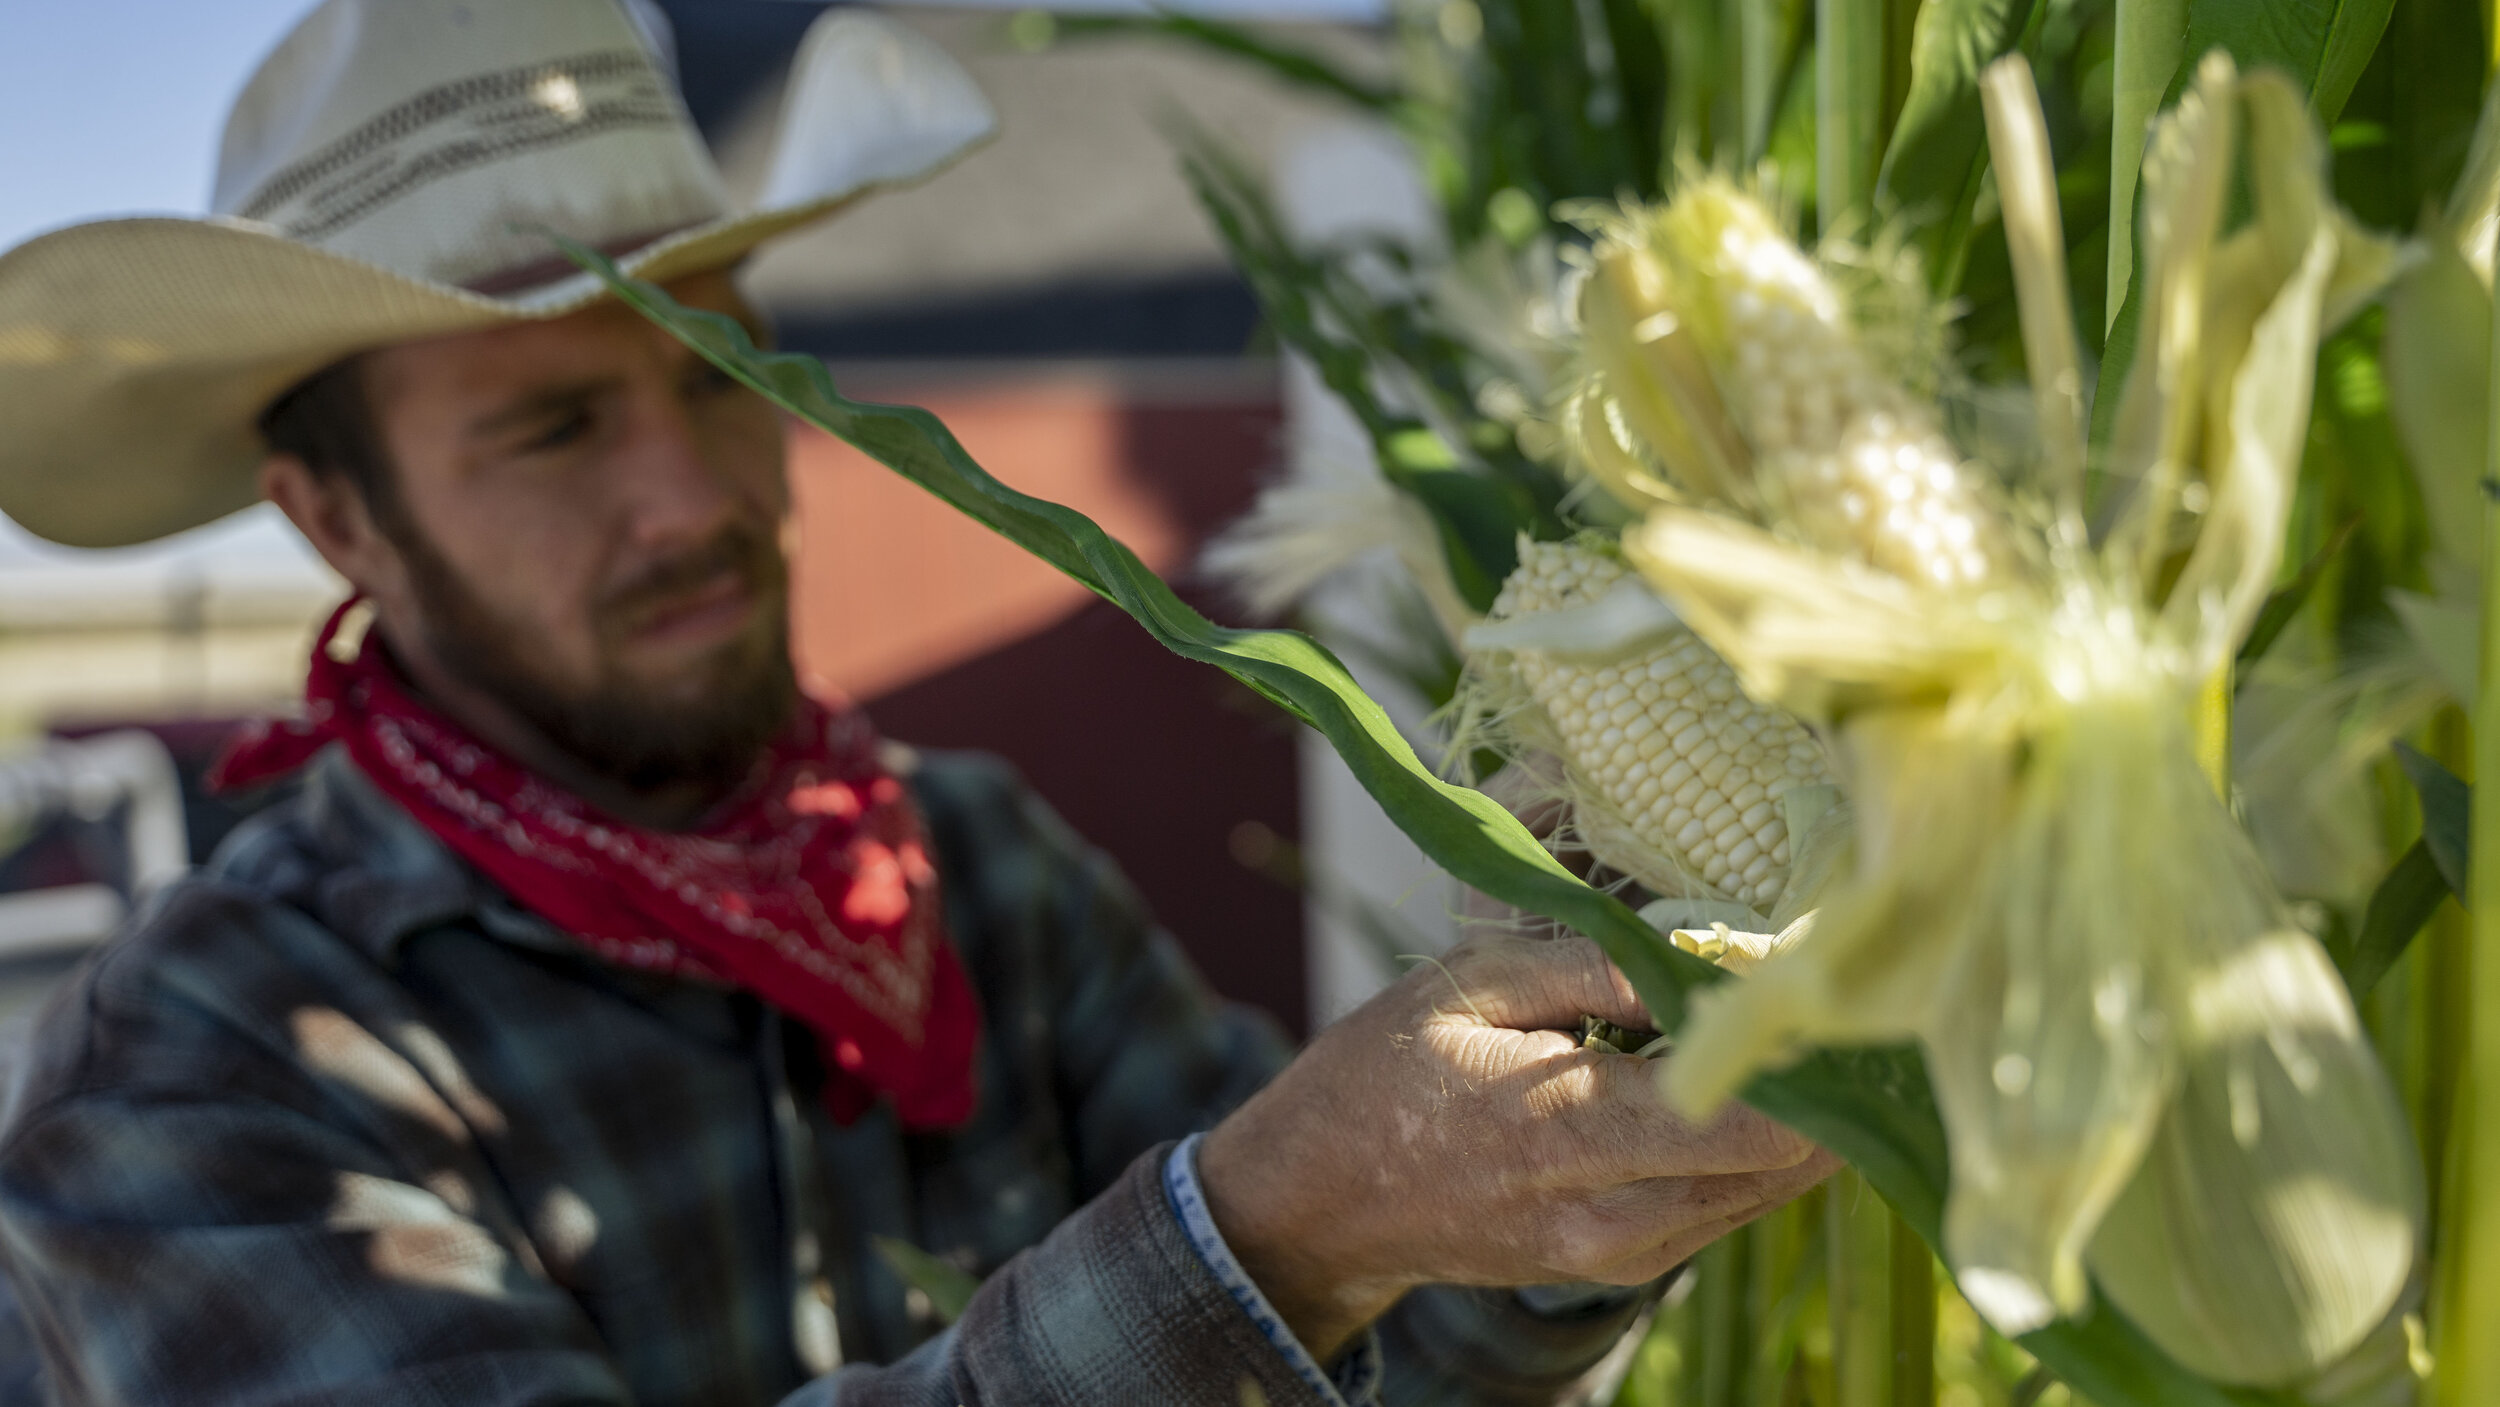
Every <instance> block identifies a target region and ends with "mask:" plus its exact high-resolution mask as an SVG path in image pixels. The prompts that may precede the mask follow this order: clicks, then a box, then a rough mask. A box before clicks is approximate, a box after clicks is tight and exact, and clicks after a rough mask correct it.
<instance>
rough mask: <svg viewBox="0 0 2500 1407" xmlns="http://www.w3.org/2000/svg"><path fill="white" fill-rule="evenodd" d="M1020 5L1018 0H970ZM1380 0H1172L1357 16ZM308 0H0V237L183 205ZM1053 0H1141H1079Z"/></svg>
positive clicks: (198, 189) (188, 206)
mask: <svg viewBox="0 0 2500 1407" xmlns="http://www.w3.org/2000/svg"><path fill="white" fill-rule="evenodd" d="M975 3H978V4H980V5H981V6H982V7H983V8H994V9H1015V8H1022V6H1023V4H1024V3H1027V0H975ZM1383 3H1384V0H1184V2H1183V3H1181V4H1178V5H1176V6H1175V8H1180V9H1188V10H1194V11H1199V12H1205V13H1227V12H1229V13H1250V14H1256V13H1267V14H1280V15H1281V14H1286V13H1291V14H1294V15H1297V16H1309V17H1320V16H1327V17H1332V18H1335V17H1344V18H1367V17H1370V16H1374V15H1377V14H1378V13H1379V12H1380V10H1381V8H1382V5H1383ZM309 8H310V4H309V3H308V0H0V249H5V248H7V247H8V246H10V245H14V244H16V243H17V242H18V241H20V240H22V239H24V238H26V237H27V236H28V235H31V234H35V233H37V232H39V231H42V230H46V229H50V228H52V227H53V226H56V225H62V224H67V223H69V222H70V221H72V220H78V219H84V218H88V217H90V216H94V215H100V214H126V213H131V212H136V211H149V212H161V211H176V212H186V213H187V212H196V211H198V210H200V209H201V208H202V207H203V206H204V205H205V204H206V203H207V200H208V179H209V170H210V168H211V167H212V166H213V165H214V164H215V163H216V158H217V132H218V126H219V124H220V122H221V121H222V120H223V117H224V113H225V108H226V104H227V102H228V101H229V100H231V99H232V98H233V96H234V93H235V91H236V90H237V89H239V88H241V87H242V86H243V80H244V78H245V77H246V76H247V75H249V74H250V72H251V70H252V67H253V65H254V64H255V63H257V62H258V61H259V59H260V56H261V55H262V54H263V53H264V52H266V51H267V50H268V48H269V47H270V45H272V44H273V43H275V42H276V41H277V37H278V36H279V34H281V33H283V32H284V31H285V30H286V28H287V26H288V25H289V24H291V23H293V22H294V20H295V18H296V16H298V15H299V14H301V13H303V12H304V11H305V10H307V9H309ZM1061 8H1067V9H1105V10H1109V9H1144V8H1146V5H1145V3H1144V0H1134V3H1123V2H1122V0H1079V2H1078V3H1071V4H1063V5H1062V6H1061Z"/></svg>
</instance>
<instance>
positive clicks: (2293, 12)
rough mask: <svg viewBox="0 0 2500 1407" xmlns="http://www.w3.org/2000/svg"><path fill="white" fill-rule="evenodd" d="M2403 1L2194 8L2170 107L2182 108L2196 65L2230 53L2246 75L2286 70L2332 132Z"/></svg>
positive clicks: (2204, 2)
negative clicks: (2214, 55) (2209, 55)
mask: <svg viewBox="0 0 2500 1407" xmlns="http://www.w3.org/2000/svg"><path fill="white" fill-rule="evenodd" d="M2395 8H2396V4H2395V0H2188V7H2187V42H2186V44H2185V46H2184V47H2183V48H2182V50H2181V52H2180V55H2179V69H2178V72H2177V73H2175V74H2173V75H2171V79H2170V88H2169V91H2168V93H2166V94H2165V95H2164V97H2163V98H2162V106H2164V107H2168V106H2169V105H2170V104H2171V103H2174V102H2176V101H2178V98H2179V94H2180V92H2181V91H2183V90H2184V89H2185V88H2186V87H2187V83H2188V80H2189V78H2191V77H2192V76H2193V75H2194V74H2195V71H2196V61H2197V60H2198V59H2199V58H2201V57H2203V56H2204V55H2205V54H2206V53H2207V52H2208V51H2210V50H2213V49H2217V48H2220V49H2227V50H2229V51H2230V53H2231V57H2232V58H2233V59H2235V60H2237V61H2238V62H2239V66H2240V71H2241V72H2243V73H2245V72H2248V71H2251V70H2253V69H2256V68H2259V67H2271V68H2279V69H2281V70H2283V71H2284V72H2285V73H2288V74H2290V75H2291V77H2292V81H2293V82H2295V83H2297V84H2299V85H2300V87H2301V89H2302V90H2303V91H2304V92H2306V93H2308V94H2309V106H2310V108H2311V109H2312V110H2313V111H2315V112H2316V113H2317V115H2318V121H2319V123H2320V124H2321V125H2323V126H2328V127H2332V126H2334V125H2335V119H2336V117H2337V116H2338V115H2340V114H2341V113H2342V112H2343V110H2344V100H2345V99H2347V98H2349V97H2351V96H2352V85H2353V84H2355V83H2357V82H2359V81H2360V80H2361V71H2362V70H2363V69H2365V68H2367V67H2369V64H2370V54H2371V51H2373V50H2375V49H2377V48H2378V41H2379V36H2380V35H2382V34H2385V33H2386V32H2387V17H2388V15H2389V14H2390V13H2391V12H2393V11H2394V9H2395Z"/></svg>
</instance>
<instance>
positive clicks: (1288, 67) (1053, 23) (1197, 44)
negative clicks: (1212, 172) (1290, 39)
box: [1047, 13, 1400, 113]
mask: <svg viewBox="0 0 2500 1407" xmlns="http://www.w3.org/2000/svg"><path fill="white" fill-rule="evenodd" d="M1047 18H1048V20H1049V26H1048V31H1047V32H1048V33H1049V34H1050V35H1051V36H1052V37H1054V38H1060V39H1103V38H1131V37H1135V36H1140V35H1143V36H1147V37H1151V38H1158V39H1172V40H1177V41H1179V42H1181V43H1184V44H1187V45H1189V46H1191V47H1193V48H1197V49H1203V50H1206V51H1208V52H1210V53H1215V54H1221V55H1223V56H1224V57H1226V58H1231V59H1238V60H1240V61H1242V62H1244V63H1247V64H1249V65H1251V66H1252V67H1255V68H1258V69H1260V70H1262V71H1264V72H1266V73H1268V74H1269V75H1271V76H1272V77H1275V78H1279V79H1282V80H1283V81H1285V82H1286V83H1289V84H1292V85H1293V86H1295V87H1297V88H1308V89H1310V90H1312V91H1313V92H1318V93H1326V94H1328V95H1329V96H1330V97H1334V98H1342V99H1344V100H1345V101H1347V102H1349V103H1352V104H1354V105H1355V106H1356V107H1359V108H1362V109H1364V110H1365V111H1367V112H1383V113H1385V112H1389V111H1391V110H1393V109H1395V108H1396V107H1397V106H1398V104H1399V101H1400V98H1399V95H1398V93H1397V92H1396V90H1394V89H1391V88H1385V87H1382V86H1381V85H1379V84H1377V83H1373V82H1371V81H1369V80H1367V79H1364V78H1361V77H1358V76H1356V75H1355V74H1353V73H1350V72H1348V71H1346V70H1345V69H1344V68H1342V67H1340V66H1338V65H1337V64H1335V63H1333V62H1331V61H1329V60H1327V59H1324V58H1321V57H1320V56H1319V55H1317V54H1314V53H1311V52H1309V51H1308V50H1304V49H1296V48H1292V47H1289V46H1287V45H1282V44H1276V43H1272V42H1270V41H1269V40H1267V39H1265V38H1262V37H1261V36H1260V35H1259V34H1258V33H1257V32H1256V31H1254V30H1251V29H1247V28H1245V27H1243V26H1241V25H1237V24H1227V23H1225V22H1224V21H1222V20H1211V19H1203V18H1200V17H1199V16H1196V15H1181V14H1169V13H1167V14H1160V15H1051V16H1048V17H1047Z"/></svg>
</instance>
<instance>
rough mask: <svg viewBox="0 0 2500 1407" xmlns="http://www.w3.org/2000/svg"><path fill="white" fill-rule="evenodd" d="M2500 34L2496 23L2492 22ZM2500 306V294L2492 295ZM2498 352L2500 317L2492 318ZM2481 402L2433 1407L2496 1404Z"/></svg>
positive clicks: (2498, 1311) (2493, 970)
mask: <svg viewBox="0 0 2500 1407" xmlns="http://www.w3.org/2000/svg"><path fill="white" fill-rule="evenodd" d="M2495 28H2496V29H2500V26H2495ZM2492 306H2493V307H2494V309H2495V310H2500V298H2495V299H2493V300H2492ZM2492 331H2493V345H2494V347H2495V350H2500V311H2496V312H2495V315H2494V318H2493V323H2492ZM2491 365H2492V367H2493V368H2494V380H2493V384H2492V389H2491V392H2490V394H2489V395H2488V397H2487V405H2488V406H2489V407H2491V408H2492V410H2491V412H2490V419H2489V422H2488V426H2487V430H2486V437H2485V442H2484V457H2483V472H2482V475H2481V485H2482V489H2483V496H2484V499H2485V503H2484V506H2483V510H2482V513H2483V554H2484V555H2483V561H2484V572H2483V598H2482V602H2481V605H2482V661H2481V681H2480V682H2481V690H2480V693H2479V695H2478V696H2477V698H2476V699H2475V702H2474V712H2473V718H2474V734H2473V738H2474V741H2473V747H2474V776H2475V777H2476V778H2477V779H2480V780H2481V781H2482V783H2483V784H2482V785H2480V786H2478V787H2477V788H2476V789H2475V793H2474V819H2473V829H2472V832H2471V835H2472V843H2473V879H2472V881H2471V883H2472V896H2471V897H2472V908H2471V911H2472V915H2473V929H2472V934H2473V946H2472V948H2471V950H2470V952H2469V955H2468V957H2467V961H2466V968H2467V971H2466V984H2467V990H2468V991H2469V992H2470V993H2471V996H2470V998H2469V1002H2468V1016H2467V1021H2468V1026H2467V1030H2466V1031H2465V1033H2464V1042H2463V1045H2464V1050H2463V1054H2464V1057H2465V1058H2464V1061H2463V1070H2462V1072H2461V1074H2460V1076H2459V1078H2458V1082H2457V1091H2456V1111H2457V1112H2456V1116H2455V1118H2454V1120H2453V1122H2452V1124H2451V1126H2450V1129H2449V1140H2450V1142H2449V1162H2448V1166H2447V1168H2446V1169H2445V1175H2444V1176H2443V1178H2442V1180H2441V1181H2442V1185H2443V1189H2444V1193H2445V1197H2446V1202H2447V1206H2446V1215H2445V1216H2444V1217H2443V1218H2442V1221H2443V1225H2442V1227H2441V1238H2442V1240H2443V1241H2444V1243H2445V1244H2444V1245H2443V1246H2442V1248H2441V1250H2442V1255H2441V1259H2440V1263H2439V1264H2438V1266H2437V1269H2436V1272H2435V1273H2436V1274H2437V1276H2438V1299H2437V1302H2436V1316H2437V1324H2436V1330H2437V1335H2438V1339H2437V1357H2436V1362H2437V1365H2438V1366H2437V1371H2436V1373H2435V1375H2434V1377H2433V1383H2434V1388H2433V1401H2434V1402H2435V1403H2436V1404H2438V1407H2467V1404H2470V1403H2487V1402H2493V1401H2500V1338H2495V1337H2494V1335H2493V1334H2492V1332H2491V1326H2492V1325H2493V1323H2494V1322H2496V1321H2495V1319H2494V1316H2495V1315H2500V956H2496V955H2500V785H2495V784H2494V782H2495V781H2500V571H2496V570H2493V569H2492V564H2493V563H2500V492H2495V491H2494V490H2495V485H2500V355H2495V356H2494V357H2493V358H2492V362H2491Z"/></svg>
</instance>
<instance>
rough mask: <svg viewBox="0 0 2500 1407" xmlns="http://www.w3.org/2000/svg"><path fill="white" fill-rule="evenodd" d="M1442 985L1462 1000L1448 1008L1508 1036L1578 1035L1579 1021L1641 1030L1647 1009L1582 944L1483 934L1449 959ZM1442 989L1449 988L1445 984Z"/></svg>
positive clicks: (1600, 955)
mask: <svg viewBox="0 0 2500 1407" xmlns="http://www.w3.org/2000/svg"><path fill="white" fill-rule="evenodd" d="M1448 968H1449V974H1448V975H1449V981H1452V982H1455V983H1456V984H1457V986H1458V990H1459V991H1463V992H1464V993H1466V998H1467V999H1466V1001H1465V1002H1456V998H1455V996H1453V997H1452V1001H1451V1002H1443V1003H1440V1005H1441V1007H1442V1008H1443V1009H1444V1010H1450V1009H1451V1007H1452V1003H1455V1004H1456V1006H1457V1007H1460V1008H1464V1009H1466V1010H1467V1011H1469V1012H1470V1013H1471V1014H1473V1015H1476V1016H1480V1017H1482V1018H1483V1019H1484V1020H1485V1021H1486V1022H1488V1023H1490V1024H1492V1025H1495V1026H1506V1027H1509V1028H1510V1029H1512V1030H1515V1031H1535V1030H1575V1031H1576V1030H1578V1029H1579V1027H1580V1018H1581V1017H1582V1016H1602V1017H1604V1018H1605V1019H1606V1020H1608V1021H1612V1022H1614V1023H1615V1024H1617V1025H1619V1026H1629V1027H1632V1028H1634V1029H1641V1028H1645V1027H1647V1026H1648V1025H1649V1024H1650V1022H1651V1020H1652V1018H1651V1016H1650V1014H1649V1009H1648V1008H1647V1007H1645V1006H1642V1005H1641V999H1640V997H1639V996H1638V995H1636V994H1635V993H1634V992H1633V990H1632V984H1631V983H1630V982H1629V981H1628V980H1626V979H1625V978H1624V976H1623V974H1622V973H1620V972H1617V971H1615V968H1614V964H1612V963H1610V962H1608V961H1606V954H1605V953H1604V952H1603V951H1602V950H1600V949H1599V948H1598V946H1597V945H1596V944H1595V943H1593V942H1591V941H1589V940H1588V939H1586V938H1582V937H1579V936H1577V935H1570V936H1565V937H1560V938H1523V937H1516V936H1512V935H1506V934H1501V935H1495V934H1488V935H1485V936H1483V937H1479V938H1474V939H1470V940H1469V941H1468V942H1466V943H1464V944H1461V945H1460V946H1459V947H1457V948H1455V949H1453V950H1452V951H1451V953H1450V956H1449V962H1448ZM1443 985H1444V987H1446V986H1447V985H1448V983H1447V982H1445V983H1444V984H1443Z"/></svg>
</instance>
